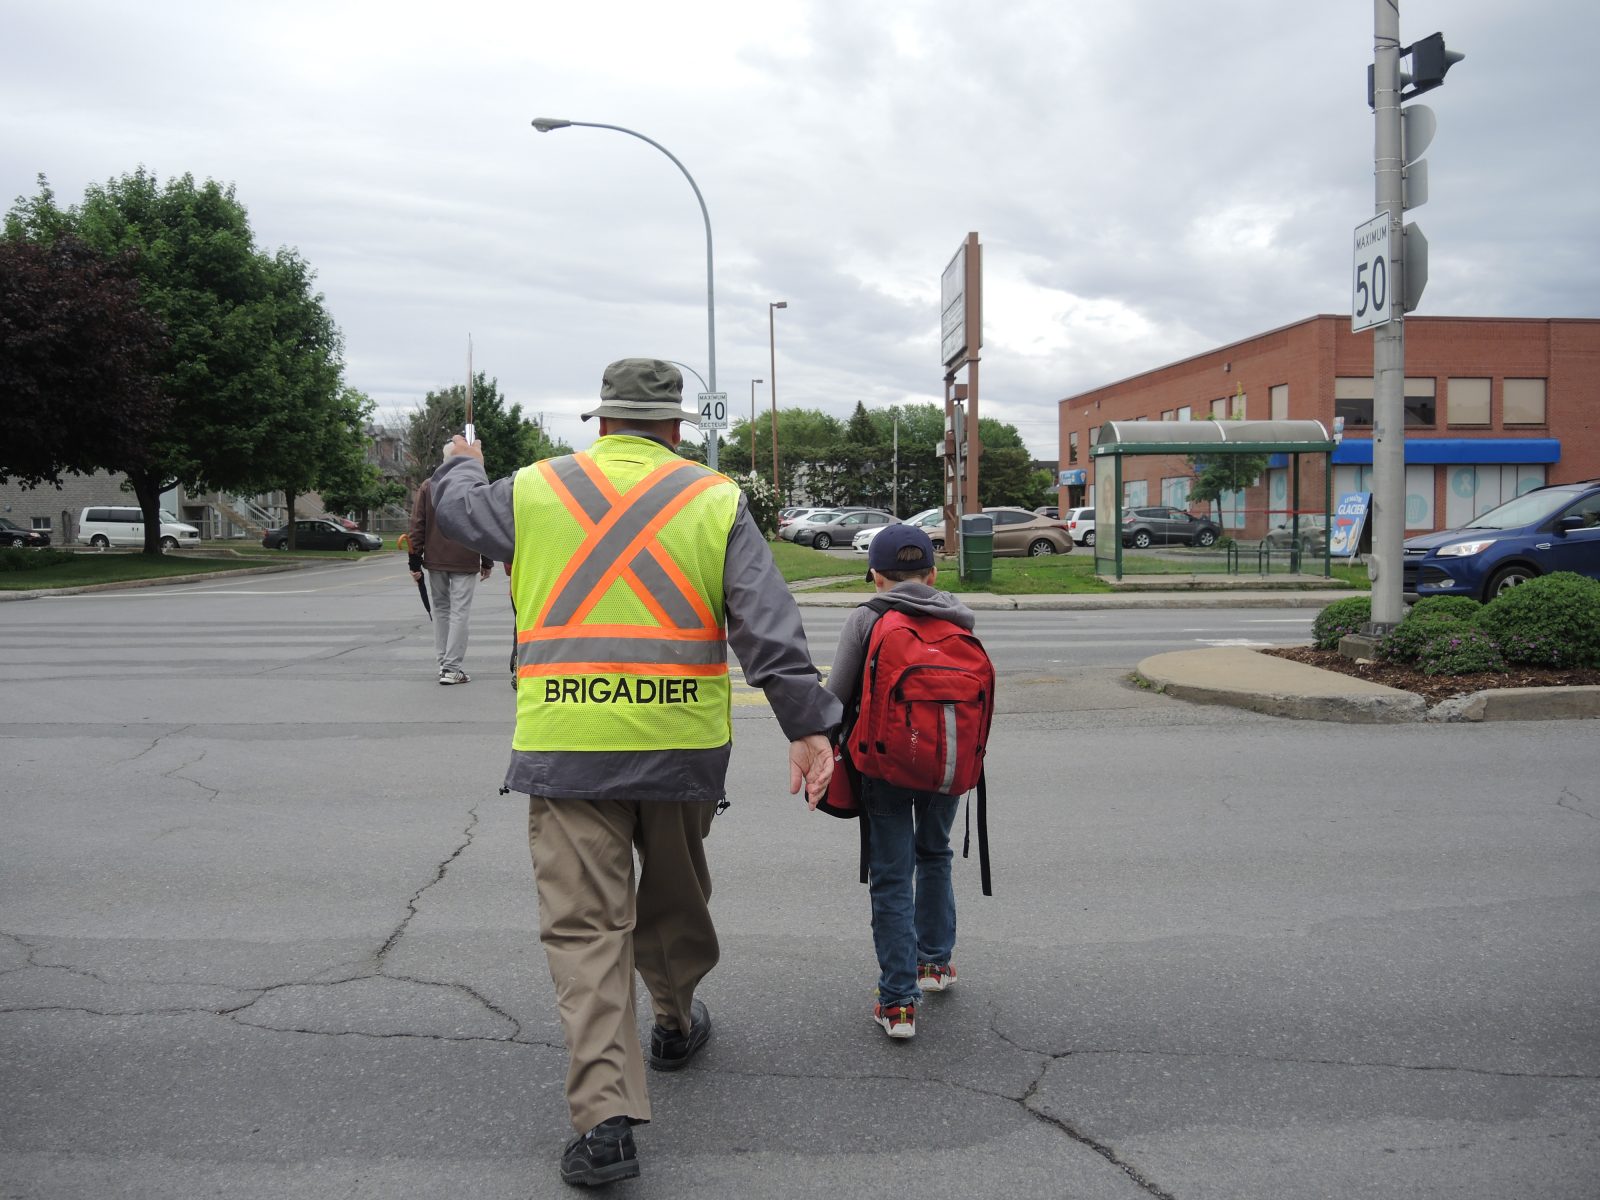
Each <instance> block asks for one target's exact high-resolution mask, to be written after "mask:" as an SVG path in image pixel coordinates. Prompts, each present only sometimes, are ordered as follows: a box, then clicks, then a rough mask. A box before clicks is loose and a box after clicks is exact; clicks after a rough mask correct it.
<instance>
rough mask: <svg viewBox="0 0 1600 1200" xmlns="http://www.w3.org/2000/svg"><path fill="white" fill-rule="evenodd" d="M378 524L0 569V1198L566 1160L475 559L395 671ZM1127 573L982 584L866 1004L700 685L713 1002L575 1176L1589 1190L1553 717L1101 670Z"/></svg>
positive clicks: (506, 694)
mask: <svg viewBox="0 0 1600 1200" xmlns="http://www.w3.org/2000/svg"><path fill="white" fill-rule="evenodd" d="M392 566H393V564H392V563H389V564H385V563H384V562H383V561H382V560H373V561H371V562H363V563H359V564H353V565H339V566H332V567H327V568H318V569H315V570H308V571H301V572H294V573H290V574H284V575H273V576H266V577H254V578H248V579H238V580H230V581H208V582H205V583H201V584H195V585H187V586H181V587H167V588H151V589H141V590H140V591H138V592H126V593H102V594H95V595H84V596H76V597H63V598H58V599H47V600H37V601H28V602H24V603H16V604H7V605H0V634H3V635H4V639H5V645H6V646H7V648H8V649H7V653H6V655H5V656H4V659H3V661H0V695H3V696H4V698H5V706H4V711H5V713H6V719H5V724H4V726H3V728H0V777H3V783H0V817H3V820H4V826H3V827H4V830H5V836H4V838H3V839H0V1197H3V1198H4V1200H21V1198H23V1197H29V1198H33V1197H162V1198H163V1200H173V1198H187V1197H200V1196H206V1197H245V1198H252V1200H253V1198H256V1197H263V1198H264V1197H269V1196H270V1197H274V1198H276V1197H318V1198H321V1197H341V1198H344V1197H356V1198H364V1197H372V1198H380V1197H382V1198H387V1197H413V1196H415V1197H435V1196H471V1197H474V1198H475V1200H476V1198H480V1197H481V1198H491V1200H492V1198H499V1197H530V1196H532V1197H546V1196H560V1195H570V1194H572V1193H571V1192H569V1191H568V1190H567V1189H565V1188H564V1187H563V1186H562V1185H561V1184H560V1182H559V1181H558V1179H557V1178H556V1173H555V1154H556V1152H557V1151H558V1149H559V1145H560V1143H561V1141H562V1140H563V1139H564V1138H565V1137H566V1136H568V1128H567V1124H566V1111H565V1105H564V1102H563V1099H562V1078H563V1073H564V1063H565V1055H564V1051H563V1049H562V1044H561V1032H560V1028H559V1026H558V1024H557V1023H556V1021H555V1017H554V1003H553V1000H552V994H551V985H550V980H549V976H548V974H547V972H546V969H545V964H544V958H543V954H542V952H541V951H540V949H539V945H538V937H537V914H536V910H535V902H534V895H533V887H532V881H531V871H530V867H529V865H528V854H527V845H526V828H527V826H526V821H527V815H526V807H525V803H524V802H523V801H522V800H521V799H520V798H518V797H510V796H501V795H499V794H498V786H499V782H500V778H501V775H502V773H503V770H504V767H505V762H506V757H507V751H506V746H507V742H508V736H509V725H508V722H509V717H510V703H511V691H510V689H509V687H507V686H506V682H505V676H504V671H505V658H506V653H507V651H508V649H509V639H510V616H509V605H508V603H507V601H506V598H505V593H504V588H503V585H502V584H501V583H500V581H499V580H498V579H496V580H495V581H494V582H492V583H490V584H485V585H483V587H482V588H481V589H480V592H479V595H478V599H477V601H476V605H475V608H474V612H473V635H472V644H471V650H470V653H469V659H468V669H469V671H471V673H472V674H473V676H474V682H473V683H472V684H471V685H469V686H466V687H454V688H440V687H438V686H437V684H435V683H434V682H433V670H432V657H431V641H430V638H429V631H428V627H427V621H426V618H425V617H424V616H423V614H422V611H421V608H420V605H419V604H418V601H417V599H416V594H415V591H414V589H413V588H412V586H411V581H410V579H409V577H408V576H406V575H405V574H404V573H403V572H400V571H398V570H387V568H389V567H392ZM845 615H846V614H845V612H844V611H842V610H812V609H808V610H806V620H807V627H808V630H810V631H811V636H812V641H813V649H814V652H815V653H816V656H817V658H818V660H819V661H820V662H826V661H827V659H828V658H829V656H830V655H831V652H832V646H833V641H834V639H835V638H836V635H837V632H838V628H839V626H840V624H841V623H842V622H843V619H844V616H845ZM1161 619H1162V618H1161V617H1160V616H1158V615H1156V614H1150V613H1142V612H1119V613H1092V614H1081V613H1078V614H1073V613H1038V614H1028V613H996V614H988V613H985V614H983V615H982V616H981V618H980V629H979V631H980V633H982V634H984V636H985V638H986V640H987V641H988V642H989V644H990V646H991V652H992V653H994V654H995V657H996V659H997V662H998V663H999V666H1000V669H1001V676H1002V680H1003V685H1002V693H1001V708H1002V715H1001V717H1000V718H999V719H998V721H997V725H996V730H995V734H994V749H993V751H992V755H991V772H990V774H991V779H992V781H993V791H994V795H993V797H992V812H991V829H992V833H993V839H994V859H995V873H996V895H995V896H994V897H993V898H992V899H985V898H983V897H982V896H981V895H979V889H978V881H977V869H976V864H975V863H973V862H970V861H967V862H962V861H960V860H958V862H957V889H958V902H959V905H960V921H961V928H960V937H959V942H958V947H957V956H956V961H957V963H958V966H959V967H960V971H961V982H960V984H959V986H958V987H957V988H955V989H954V990H952V991H951V992H950V993H948V994H946V995H942V996H937V997H930V998H929V1000H928V1001H927V1003H926V1004H925V1005H924V1006H923V1009H922V1011H921V1013H920V1014H919V1033H918V1036H917V1038H916V1039H915V1040H914V1041H911V1042H906V1043H893V1042H890V1041H888V1040H887V1039H885V1038H884V1037H883V1036H882V1034H881V1033H880V1032H879V1031H878V1030H877V1028H876V1026H874V1025H873V1024H871V1022H870V1021H869V1019H868V1012H869V1010H870V1003H871V994H870V993H871V986H872V980H873V977H874V963H873V960H872V949H871V941H870V936H869V932H868V927H867V905H866V897H865V893H864V890H863V889H861V887H860V885H859V884H858V883H857V882H856V878H855V868H856V864H855V852H856V842H855V831H854V827H853V826H851V825H848V824H846V823H844V822H838V821H834V820H831V819H829V818H826V817H822V816H818V815H815V814H808V813H806V812H805V810H804V808H803V806H802V805H801V803H800V802H799V801H798V800H797V799H795V798H792V797H789V796H788V795H787V794H786V792H785V790H784V787H785V783H784V779H783V776H782V775H781V769H782V764H783V741H782V738H781V736H780V734H779V732H778V730H777V728H776V725H775V723H774V722H773V720H772V718H771V716H770V714H769V713H768V712H767V711H766V710H765V709H764V707H762V706H761V705H760V704H759V703H750V702H741V703H740V704H739V705H737V706H736V708H735V746H736V749H735V754H734V761H733V768H732V773H731V777H730V792H731V796H732V798H733V800H734V804H733V807H732V808H731V809H730V810H729V812H727V813H726V814H724V815H723V816H721V817H719V818H718V820H717V823H716V827H715V829H714V831H713V834H712V839H711V843H710V853H711V860H712V868H713V872H714V876H715V881H716V889H717V891H716V896H715V898H714V899H713V906H714V908H715V911H716V912H717V916H718V921H719V929H720V932H721V936H722V941H723V961H722V964H721V965H720V966H719V967H718V969H717V970H716V971H715V972H714V973H713V974H712V976H711V977H710V979H709V980H708V981H707V987H706V991H705V993H704V997H705V999H706V1000H707V1002H708V1003H709V1004H710V1006H711V1008H712V1010H713V1012H714V1014H715V1016H716V1031H717V1032H716V1035H715V1037H714V1038H713V1040H712V1042H711V1044H710V1045H709V1046H708V1048H707V1050H706V1051H705V1053H704V1054H703V1056H702V1057H701V1058H700V1059H698V1060H697V1062H696V1064H695V1065H694V1066H693V1067H691V1068H690V1069H689V1070H687V1071H684V1072H682V1073H681V1074H678V1075H673V1076H655V1077H652V1080H651V1085H652V1097H653V1100H654V1103H655V1109H656V1111H655V1120H654V1121H653V1122H652V1123H651V1124H650V1125H649V1126H647V1127H645V1128H644V1129H642V1130H641V1131H640V1133H639V1144H640V1149H641V1155H642V1161H643V1167H644V1174H643V1176H642V1178H641V1179H639V1180H638V1181H636V1182H633V1183H628V1184H622V1185H617V1186H615V1187H613V1188H611V1189H609V1192H608V1194H611V1195H615V1196H620V1197H628V1196H638V1197H644V1196H649V1197H696V1198H699V1197H709V1198H721V1197H729V1198H733V1197H738V1198H741V1200H743V1198H747V1197H755V1198H761V1197H788V1196H811V1195H826V1196H847V1197H849V1196H866V1195H872V1194H880V1193H889V1194H897V1193H899V1192H902V1191H911V1192H914V1193H915V1194H916V1195H917V1196H919V1197H929V1198H936V1197H945V1196H949V1197H962V1198H978V1197H991V1196H1041V1197H1046V1196H1048V1197H1084V1198H1089V1200H1100V1198H1106V1200H1116V1198H1131V1200H1138V1198H1141V1197H1143V1198H1148V1197H1164V1198H1171V1200H1224V1198H1225V1200H1245V1198H1255V1197H1261V1198H1263V1200H1266V1198H1271V1200H1284V1198H1298V1197H1356V1196H1359V1197H1389V1196H1393V1197H1402V1196H1404V1197H1426V1196H1439V1197H1446V1196H1448V1197H1451V1198H1452V1200H1459V1198H1462V1197H1468V1198H1476V1197H1481V1198H1483V1200H1506V1198H1510V1197H1528V1198H1530V1200H1531V1198H1535V1197H1537V1198H1539V1200H1550V1198H1553V1200H1565V1198H1568V1197H1570V1198H1573V1200H1579V1198H1583V1200H1592V1198H1593V1197H1594V1196H1596V1195H1600V1003H1597V1000H1596V994H1597V990H1600V989H1597V984H1600V894H1597V893H1600V770H1597V764H1600V756H1597V754H1596V751H1595V749H1594V733H1593V722H1581V721H1573V722H1564V721H1552V722H1536V723H1518V722H1505V723H1500V724H1497V725H1494V726H1482V727H1472V728H1467V727H1458V726H1394V727H1381V728H1374V727H1371V726H1346V725H1337V724H1326V723H1318V722H1289V721H1283V720H1279V719H1276V718H1272V717H1266V716H1261V715H1259V714H1254V713H1249V712H1243V711H1239V710H1234V709H1224V708H1212V707H1202V706H1191V705H1187V704H1185V703H1184V702H1182V701H1179V700H1174V699H1172V698H1171V697H1166V696H1160V695H1155V694H1152V693H1150V692H1147V691H1143V690H1140V689H1138V688H1136V687H1133V686H1131V685H1130V684H1129V683H1128V681H1127V675H1128V672H1129V670H1130V669H1131V667H1132V665H1133V663H1134V662H1135V661H1136V660H1137V658H1138V657H1140V656H1141V655H1142V654H1143V653H1145V652H1146V648H1145V647H1144V645H1143V642H1142V639H1147V638H1151V637H1155V636H1156V635H1157V633H1158V632H1159V630H1160V627H1159V625H1158V623H1159V621H1160V620H1161ZM1208 619H1214V618H1206V617H1205V616H1204V614H1197V613H1188V614H1186V615H1183V616H1182V620H1183V621H1186V622H1188V624H1189V625H1191V626H1196V627H1201V626H1203V625H1204V623H1205V621H1206V620H1208ZM1119 642H1121V643H1126V644H1127V646H1128V647H1129V648H1128V650H1127V652H1126V657H1127V659H1128V661H1127V663H1126V664H1125V665H1122V666H1107V665H1106V654H1107V651H1106V649H1105V648H1106V647H1108V646H1114V645H1117V644H1119ZM1091 645H1092V646H1096V647H1098V648H1099V650H1098V652H1097V653H1095V654H1090V653H1088V651H1087V650H1085V651H1082V652H1081V653H1080V652H1079V651H1077V650H1075V647H1079V646H1082V647H1088V646H1091ZM1075 654H1077V655H1078V658H1077V659H1076V660H1075V657H1074V656H1075ZM1112 656H1113V657H1114V654H1113V655H1112ZM1075 662H1076V663H1077V664H1078V665H1075ZM745 699H746V700H748V698H745Z"/></svg>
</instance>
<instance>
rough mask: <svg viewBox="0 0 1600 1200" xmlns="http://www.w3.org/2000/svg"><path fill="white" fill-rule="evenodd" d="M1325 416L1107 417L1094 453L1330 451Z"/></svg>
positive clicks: (1092, 452)
mask: <svg viewBox="0 0 1600 1200" xmlns="http://www.w3.org/2000/svg"><path fill="white" fill-rule="evenodd" d="M1335 445H1336V443H1335V442H1334V440H1333V437H1332V436H1331V435H1330V434H1329V433H1328V430H1327V428H1326V427H1325V426H1324V425H1323V424H1322V422H1321V421H1107V422H1106V423H1105V424H1104V425H1102V426H1100V437H1099V439H1098V440H1097V441H1096V442H1095V444H1094V445H1093V446H1092V447H1090V449H1089V455H1090V457H1092V458H1104V457H1106V456H1108V455H1124V454H1227V453H1229V452H1230V451H1231V452H1233V453H1235V454H1331V453H1333V450H1334V446H1335Z"/></svg>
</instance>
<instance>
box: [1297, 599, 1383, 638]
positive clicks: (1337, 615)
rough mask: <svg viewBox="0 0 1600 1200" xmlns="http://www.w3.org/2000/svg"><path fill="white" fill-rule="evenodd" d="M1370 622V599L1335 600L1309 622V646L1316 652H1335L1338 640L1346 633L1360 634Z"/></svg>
mask: <svg viewBox="0 0 1600 1200" xmlns="http://www.w3.org/2000/svg"><path fill="white" fill-rule="evenodd" d="M1370 620H1372V597H1370V596H1351V597H1349V598H1348V599H1345V600H1335V601H1334V602H1333V603H1332V604H1330V605H1328V607H1327V608H1325V609H1323V610H1322V611H1321V612H1319V613H1318V614H1317V618H1316V620H1314V621H1312V622H1311V644H1312V645H1313V646H1315V647H1316V648H1317V649H1318V650H1337V649H1338V648H1339V639H1340V638H1342V637H1343V636H1344V635H1345V634H1347V633H1359V632H1361V627H1362V626H1363V625H1365V624H1366V623H1367V622H1368V621H1370Z"/></svg>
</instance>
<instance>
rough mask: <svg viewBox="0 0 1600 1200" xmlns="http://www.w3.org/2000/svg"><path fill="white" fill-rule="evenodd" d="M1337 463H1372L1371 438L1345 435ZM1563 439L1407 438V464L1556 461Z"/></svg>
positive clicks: (1559, 457) (1334, 455) (1337, 451)
mask: <svg viewBox="0 0 1600 1200" xmlns="http://www.w3.org/2000/svg"><path fill="white" fill-rule="evenodd" d="M1333 461H1334V463H1335V464H1345V463H1370V462H1371V461H1372V439H1371V438H1348V437H1347V438H1345V439H1344V441H1342V442H1340V443H1339V445H1338V447H1337V448H1335V450H1334V452H1333ZM1560 461H1561V439H1560V438H1424V437H1408V438H1406V462H1408V463H1464V464H1469V463H1555V462H1560Z"/></svg>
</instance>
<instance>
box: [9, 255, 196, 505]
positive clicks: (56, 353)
mask: <svg viewBox="0 0 1600 1200" xmlns="http://www.w3.org/2000/svg"><path fill="white" fill-rule="evenodd" d="M165 343H166V333H165V331H164V330H163V328H162V326H161V322H160V321H158V320H156V318H154V317H153V316H151V315H150V314H149V313H148V312H146V311H145V309H144V307H143V305H142V304H141V298H140V292H139V284H138V282H137V280H135V279H134V278H133V276H132V274H131V272H130V270H129V265H128V262H127V260H126V258H119V259H115V260H112V259H107V258H105V257H104V256H102V255H100V254H97V253H96V252H95V251H93V250H91V249H90V248H89V247H88V246H85V245H84V244H83V243H82V242H80V241H78V240H77V239H76V238H73V237H71V236H62V237H59V238H57V239H56V240H55V241H54V242H52V243H50V244H48V245H41V244H35V243H32V242H27V241H20V240H15V239H11V238H7V239H5V240H3V241H0V413H3V422H4V428H5V431H6V436H5V438H4V441H3V443H0V481H6V480H9V479H16V480H18V481H19V482H21V483H22V484H24V485H25V486H28V487H34V486H38V485H39V484H44V483H50V484H55V485H56V486H57V487H59V486H60V484H61V476H62V473H63V472H65V473H68V474H74V475H77V474H83V473H85V472H88V471H93V470H96V469H97V468H99V467H102V466H105V465H107V464H117V465H118V466H119V467H122V468H137V467H139V466H141V465H143V464H145V463H146V462H148V460H149V457H150V453H151V446H152V445H153V443H154V442H155V441H156V439H157V438H158V437H159V435H160V433H161V431H162V429H163V428H164V427H165V426H166V424H167V420H168V417H169V414H170V413H171V409H172V404H171V402H170V400H169V399H168V398H167V397H166V396H165V395H163V394H162V391H161V388H160V386H159V383H158V380H157V378H156V375H155V364H156V360H157V359H158V358H159V356H160V354H161V351H162V349H163V348H164V346H165Z"/></svg>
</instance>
